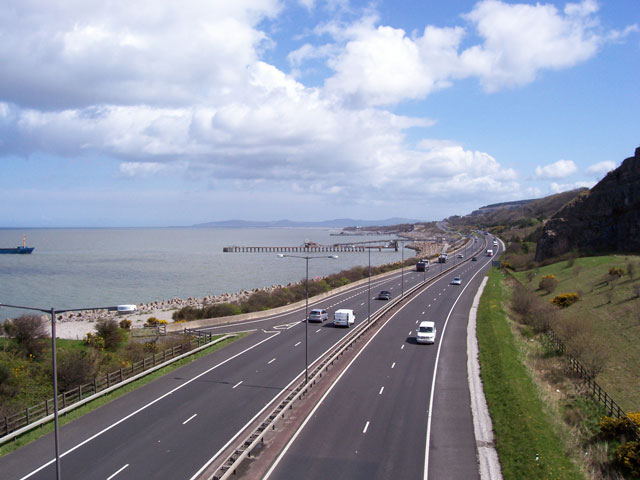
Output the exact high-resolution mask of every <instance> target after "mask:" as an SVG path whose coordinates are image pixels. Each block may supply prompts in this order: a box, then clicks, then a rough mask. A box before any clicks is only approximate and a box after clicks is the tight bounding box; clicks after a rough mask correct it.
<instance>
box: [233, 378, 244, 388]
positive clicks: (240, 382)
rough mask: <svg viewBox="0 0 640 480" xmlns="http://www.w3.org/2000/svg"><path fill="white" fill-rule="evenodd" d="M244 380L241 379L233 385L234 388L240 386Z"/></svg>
mask: <svg viewBox="0 0 640 480" xmlns="http://www.w3.org/2000/svg"><path fill="white" fill-rule="evenodd" d="M242 382H244V380H240V381H239V382H238V383H236V384H235V385H234V386H233V388H236V387H239V386H240V385H241V384H242Z"/></svg>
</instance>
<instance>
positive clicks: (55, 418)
mask: <svg viewBox="0 0 640 480" xmlns="http://www.w3.org/2000/svg"><path fill="white" fill-rule="evenodd" d="M0 307H7V308H17V309H20V310H30V311H34V312H42V313H48V314H49V315H51V368H52V370H53V372H52V377H53V436H54V439H55V445H56V479H58V480H60V479H61V478H62V476H61V474H60V447H59V445H60V436H59V425H58V371H57V365H56V316H57V315H58V314H59V313H67V312H79V311H85V310H108V311H110V312H113V311H126V312H135V311H136V306H135V305H117V306H114V307H90V308H71V309H66V310H56V309H55V308H53V307H52V308H50V309H44V308H35V307H24V306H21V305H8V304H6V303H0Z"/></svg>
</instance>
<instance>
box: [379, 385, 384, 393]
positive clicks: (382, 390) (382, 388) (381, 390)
mask: <svg viewBox="0 0 640 480" xmlns="http://www.w3.org/2000/svg"><path fill="white" fill-rule="evenodd" d="M382 392H384V387H380V391H379V392H378V395H382Z"/></svg>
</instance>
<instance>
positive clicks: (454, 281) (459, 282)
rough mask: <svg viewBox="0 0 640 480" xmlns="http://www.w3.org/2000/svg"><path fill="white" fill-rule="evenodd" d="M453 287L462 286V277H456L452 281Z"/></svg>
mask: <svg viewBox="0 0 640 480" xmlns="http://www.w3.org/2000/svg"><path fill="white" fill-rule="evenodd" d="M451 285H462V279H461V278H460V277H454V278H453V280H451Z"/></svg>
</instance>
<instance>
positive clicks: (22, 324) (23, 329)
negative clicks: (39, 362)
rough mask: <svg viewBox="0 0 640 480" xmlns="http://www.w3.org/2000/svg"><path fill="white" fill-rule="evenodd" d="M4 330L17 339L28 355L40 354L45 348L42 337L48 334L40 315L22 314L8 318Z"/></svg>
mask: <svg viewBox="0 0 640 480" xmlns="http://www.w3.org/2000/svg"><path fill="white" fill-rule="evenodd" d="M4 331H5V333H6V334H7V335H8V336H9V337H10V338H13V339H14V340H15V341H16V343H17V344H18V346H19V347H20V348H21V349H22V350H23V351H24V353H25V354H26V355H27V356H33V357H38V356H40V354H41V353H42V350H43V349H44V345H43V342H42V339H44V338H47V336H48V332H47V328H46V324H45V322H44V320H43V319H42V317H39V316H38V315H22V316H21V317H18V318H15V319H13V320H7V321H6V322H5V324H4Z"/></svg>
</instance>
